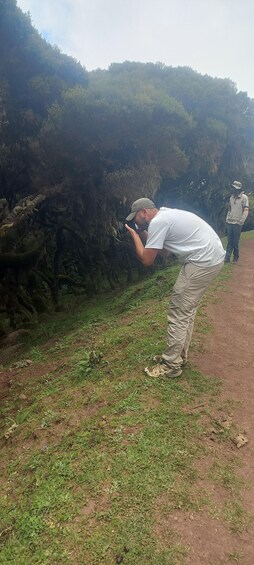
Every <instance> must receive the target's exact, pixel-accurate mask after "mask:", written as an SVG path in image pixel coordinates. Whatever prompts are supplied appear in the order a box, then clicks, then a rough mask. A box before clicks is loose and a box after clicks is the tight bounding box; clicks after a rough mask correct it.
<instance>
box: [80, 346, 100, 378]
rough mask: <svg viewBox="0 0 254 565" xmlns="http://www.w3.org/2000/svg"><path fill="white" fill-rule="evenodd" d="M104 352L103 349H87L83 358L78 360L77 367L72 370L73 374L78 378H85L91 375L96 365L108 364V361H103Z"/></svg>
mask: <svg viewBox="0 0 254 565" xmlns="http://www.w3.org/2000/svg"><path fill="white" fill-rule="evenodd" d="M102 357H103V354H102V353H101V351H95V350H94V349H93V350H92V351H90V352H89V353H88V352H87V351H85V352H84V353H83V359H81V360H80V361H78V362H77V364H76V367H75V369H74V370H73V371H72V376H74V377H76V378H83V377H85V376H86V375H89V374H90V373H91V371H92V369H93V368H94V367H96V365H99V364H101V365H106V364H107V363H106V361H104V362H103V363H102Z"/></svg>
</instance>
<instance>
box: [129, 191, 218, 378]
mask: <svg viewBox="0 0 254 565" xmlns="http://www.w3.org/2000/svg"><path fill="white" fill-rule="evenodd" d="M132 220H133V221H134V222H135V224H136V225H137V227H138V229H139V230H140V231H141V232H142V233H141V237H142V240H143V241H145V240H146V243H145V246H144V245H143V243H142V241H141V238H140V237H139V234H138V233H137V232H136V231H135V230H134V229H132V228H131V227H130V226H128V225H127V224H126V229H127V230H128V232H129V233H130V235H131V236H132V238H133V241H134V245H135V250H136V254H137V256H138V258H139V259H140V261H141V263H143V265H145V266H149V265H152V264H153V262H154V260H155V258H156V256H157V255H158V254H160V253H163V251H166V252H171V253H174V254H175V255H177V256H178V258H179V260H180V261H181V262H182V263H183V266H182V268H181V271H180V273H179V275H178V278H177V280H176V283H175V285H174V288H173V290H172V294H171V304H170V309H169V313H168V345H167V349H166V351H165V353H163V355H162V358H161V364H159V365H157V366H155V367H154V368H153V369H151V370H148V369H145V371H146V372H147V374H148V375H149V376H160V375H162V376H163V375H165V376H168V377H178V376H180V375H181V373H182V365H184V364H185V363H186V362H187V356H188V349H189V345H190V341H191V336H192V331H193V325H194V318H195V314H196V311H197V307H198V305H199V303H200V300H201V298H202V296H203V294H204V292H205V291H206V289H207V288H208V286H209V285H210V284H211V282H212V281H213V280H214V278H215V277H216V275H217V274H218V273H219V272H220V270H221V268H222V266H223V264H224V257H225V251H224V249H223V247H222V243H221V241H220V239H219V237H218V235H217V234H216V233H215V231H214V230H213V229H212V228H211V226H209V225H208V224H207V223H206V222H205V221H204V220H202V219H201V218H199V217H198V216H196V215H195V214H192V213H191V212H186V211H185V210H177V209H173V208H160V209H158V208H156V206H155V204H154V202H152V200H150V199H149V198H139V200H136V201H135V202H133V204H132V207H131V213H130V214H129V216H127V218H126V221H127V222H130V221H132ZM143 230H147V231H143Z"/></svg>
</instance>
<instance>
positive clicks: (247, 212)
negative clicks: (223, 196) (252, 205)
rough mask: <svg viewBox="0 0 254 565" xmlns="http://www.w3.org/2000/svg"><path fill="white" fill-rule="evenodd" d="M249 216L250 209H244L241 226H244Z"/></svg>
mask: <svg viewBox="0 0 254 565" xmlns="http://www.w3.org/2000/svg"><path fill="white" fill-rule="evenodd" d="M248 214H249V208H244V210H243V213H242V217H241V220H240V222H239V224H240V226H243V224H244V222H245V220H246V219H247V217H248Z"/></svg>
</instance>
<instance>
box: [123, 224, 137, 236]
mask: <svg viewBox="0 0 254 565" xmlns="http://www.w3.org/2000/svg"><path fill="white" fill-rule="evenodd" d="M125 227H126V229H127V231H128V232H129V233H130V234H131V236H132V237H133V234H136V233H137V232H135V230H134V229H133V228H131V227H130V226H128V224H125Z"/></svg>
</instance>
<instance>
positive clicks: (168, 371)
mask: <svg viewBox="0 0 254 565" xmlns="http://www.w3.org/2000/svg"><path fill="white" fill-rule="evenodd" d="M144 371H145V373H146V375H148V377H155V378H157V377H168V378H170V379H174V378H176V377H180V375H181V374H182V369H173V368H170V367H168V366H167V365H166V364H165V363H158V364H157V365H155V366H154V367H152V369H149V368H148V367H146V368H145V369H144Z"/></svg>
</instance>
